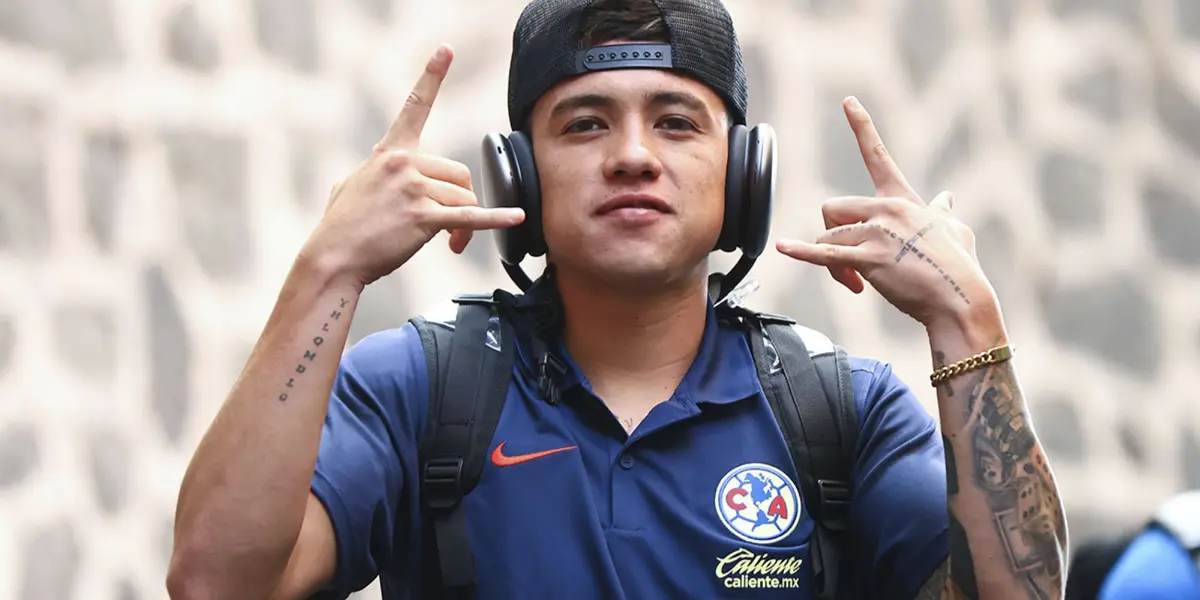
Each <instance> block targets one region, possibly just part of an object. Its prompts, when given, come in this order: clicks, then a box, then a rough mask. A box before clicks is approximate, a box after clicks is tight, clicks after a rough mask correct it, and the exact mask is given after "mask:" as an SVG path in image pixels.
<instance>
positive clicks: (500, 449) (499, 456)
mask: <svg viewBox="0 0 1200 600" xmlns="http://www.w3.org/2000/svg"><path fill="white" fill-rule="evenodd" d="M507 443H508V442H500V445H499V446H496V449H495V450H492V464H493V465H496V466H497V467H511V466H513V465H519V464H521V463H523V462H529V461H531V460H534V459H538V458H542V457H544V456H550V455H551V454H558V453H559V452H566V451H567V450H574V449H575V448H576V446H567V447H565V448H554V449H552V450H542V451H541V452H530V453H529V454H517V455H514V456H505V455H504V445H505V444H507Z"/></svg>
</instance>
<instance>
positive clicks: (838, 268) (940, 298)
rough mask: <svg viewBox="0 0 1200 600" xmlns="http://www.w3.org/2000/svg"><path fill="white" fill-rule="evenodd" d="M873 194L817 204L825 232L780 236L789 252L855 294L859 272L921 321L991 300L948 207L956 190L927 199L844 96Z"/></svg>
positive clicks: (970, 237) (971, 239) (969, 241)
mask: <svg viewBox="0 0 1200 600" xmlns="http://www.w3.org/2000/svg"><path fill="white" fill-rule="evenodd" d="M843 109H844V110H845V112H846V118H847V119H848V120H849V121H850V127H851V129H853V130H854V134H855V136H856V137H857V138H858V147H859V151H860V152H861V153H862V157H863V161H865V162H866V166H867V171H868V172H869V173H870V175H871V180H872V181H873V182H874V184H875V196H874V197H864V196H848V197H842V198H833V199H830V200H827V201H826V202H825V203H824V204H823V205H822V206H821V213H822V215H824V217H825V228H826V231H825V233H824V234H822V235H821V236H820V237H819V238H817V240H816V241H815V243H808V242H802V241H794V240H782V241H780V242H778V243H777V244H776V248H777V249H778V250H779V251H780V252H782V253H783V254H786V255H788V256H791V257H792V258H795V259H798V260H802V261H805V262H809V263H812V264H816V265H821V266H824V267H828V268H829V272H830V274H831V275H832V276H833V278H834V279H836V280H837V281H838V282H840V283H841V284H842V285H844V286H846V287H847V288H849V289H850V290H851V291H853V292H854V293H861V292H862V291H863V288H864V285H863V279H866V281H867V282H869V283H870V284H871V285H872V287H874V288H875V289H876V290H878V291H879V293H880V294H881V295H882V296H883V297H884V299H886V300H887V301H888V302H890V303H891V304H892V305H894V306H895V307H896V308H898V309H900V310H901V311H903V312H905V313H906V314H908V315H909V316H911V317H913V318H914V319H916V320H917V321H920V322H921V323H922V324H924V325H925V326H927V327H929V326H931V325H932V323H933V322H935V321H938V320H939V319H942V318H944V317H951V316H953V315H957V314H962V313H963V312H964V311H968V310H970V309H971V308H972V307H975V306H991V305H993V304H994V303H995V293H994V291H993V290H992V288H991V285H990V284H989V283H988V281H987V279H986V277H984V275H983V271H982V269H981V268H980V266H979V261H978V259H977V258H976V256H975V236H974V234H973V233H972V232H971V230H970V229H968V228H967V226H966V225H964V224H963V223H962V222H961V221H959V220H958V219H956V218H955V217H954V216H953V215H952V214H951V209H952V208H953V206H954V197H953V196H952V195H951V194H950V193H948V192H943V193H941V194H939V195H938V196H937V197H935V198H934V199H933V200H932V201H930V202H929V203H928V204H926V203H925V202H924V201H923V200H922V199H921V197H920V196H919V195H918V194H917V192H916V191H914V190H913V188H912V186H910V185H909V184H908V181H906V180H905V178H904V174H903V173H901V172H900V168H899V167H897V166H896V163H895V162H894V161H893V160H892V158H891V156H889V155H888V152H887V149H886V148H884V145H883V141H882V140H881V139H880V137H879V132H878V131H876V130H875V125H874V124H873V123H872V122H871V117H870V115H868V114H867V111H866V109H864V108H863V107H862V105H861V104H859V103H858V101H857V100H855V99H854V98H848V99H847V100H846V101H845V102H844V103H843Z"/></svg>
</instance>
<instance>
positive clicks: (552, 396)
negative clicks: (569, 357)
mask: <svg viewBox="0 0 1200 600" xmlns="http://www.w3.org/2000/svg"><path fill="white" fill-rule="evenodd" d="M537 368H538V383H537V385H538V393H539V394H541V396H542V398H544V399H545V400H546V402H549V403H550V405H551V406H555V405H557V404H558V403H559V401H560V400H562V386H561V385H560V384H559V382H561V381H562V379H563V378H564V377H566V376H567V366H566V365H564V364H563V363H562V361H560V360H558V357H556V356H554V355H553V354H551V353H549V352H543V353H542V355H541V357H539V358H538V362H537Z"/></svg>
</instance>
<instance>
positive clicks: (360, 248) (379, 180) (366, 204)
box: [305, 46, 525, 286]
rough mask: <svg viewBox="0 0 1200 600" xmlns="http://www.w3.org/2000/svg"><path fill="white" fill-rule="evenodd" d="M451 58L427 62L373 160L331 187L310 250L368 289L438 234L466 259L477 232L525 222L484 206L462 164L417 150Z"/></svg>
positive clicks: (438, 56) (440, 55)
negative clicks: (444, 233) (442, 233)
mask: <svg viewBox="0 0 1200 600" xmlns="http://www.w3.org/2000/svg"><path fill="white" fill-rule="evenodd" d="M452 60H453V51H452V50H451V49H450V48H449V47H448V46H442V47H440V48H438V50H437V52H436V53H434V55H433V56H432V57H431V58H430V59H429V63H428V64H427V65H426V66H425V71H424V72H423V73H422V74H421V76H420V78H419V80H418V81H417V84H416V86H415V87H413V90H412V93H410V94H409V96H408V100H407V101H406V102H405V103H404V108H403V109H402V110H401V111H400V114H399V116H397V117H396V120H395V122H393V123H392V125H391V127H390V128H389V129H388V131H387V133H386V134H385V135H384V136H383V139H381V140H380V141H379V143H377V144H375V147H374V148H373V149H372V150H371V154H370V156H369V157H368V158H367V159H366V160H365V161H364V162H363V163H362V164H361V165H359V167H358V169H357V170H356V171H355V172H354V173H352V174H351V175H350V176H349V177H347V178H346V179H345V180H344V181H342V182H341V183H339V184H338V185H336V186H334V188H333V192H332V193H331V194H330V198H329V204H328V206H327V207H326V209H325V216H324V218H322V220H321V223H320V224H319V225H318V226H317V228H316V230H315V231H314V232H313V235H312V237H310V239H309V241H308V243H307V244H306V247H305V252H307V253H309V254H311V255H315V256H318V257H319V260H325V261H330V262H326V263H325V264H333V265H335V268H338V269H346V270H348V271H349V274H352V275H353V277H354V278H356V279H357V281H358V284H359V285H361V286H366V285H368V284H370V283H371V282H373V281H375V280H376V279H379V278H380V277H383V276H385V275H387V274H388V273H391V272H392V271H394V270H395V269H396V268H398V267H399V266H400V265H402V264H404V263H405V262H407V261H408V259H409V258H411V257H412V256H413V255H414V254H416V252H417V251H418V250H420V249H421V247H422V246H424V245H425V244H426V243H428V242H429V240H431V239H433V236H435V235H437V233H438V232H439V231H450V232H451V235H450V249H451V250H452V251H454V252H455V253H461V252H462V251H463V250H465V249H466V247H467V243H468V242H470V240H471V235H472V233H473V232H474V231H475V230H481V229H499V228H504V227H511V226H513V225H516V224H518V223H520V222H521V221H522V220H523V219H524V218H525V214H524V211H522V210H521V209H517V208H494V209H493V208H484V207H480V206H479V202H478V200H477V198H476V197H475V193H474V192H473V191H472V187H471V173H470V171H469V170H468V169H467V167H466V166H465V165H463V164H462V163H458V162H455V161H452V160H449V159H446V158H442V157H440V156H433V155H429V154H422V153H420V152H418V151H417V147H418V145H419V143H420V141H421V132H422V130H423V129H424V128H425V121H426V120H427V119H428V118H429V112H430V110H431V109H432V108H433V102H434V100H435V99H436V98H437V94H438V90H439V89H440V88H441V85H442V81H443V80H444V79H445V77H446V72H447V71H448V70H449V68H450V63H451V61H452Z"/></svg>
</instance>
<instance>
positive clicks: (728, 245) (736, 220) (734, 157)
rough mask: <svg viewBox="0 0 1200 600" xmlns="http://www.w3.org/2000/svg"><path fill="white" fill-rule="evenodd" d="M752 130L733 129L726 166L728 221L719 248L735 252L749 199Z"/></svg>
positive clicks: (724, 222)
mask: <svg viewBox="0 0 1200 600" xmlns="http://www.w3.org/2000/svg"><path fill="white" fill-rule="evenodd" d="M748 137H749V131H748V130H747V129H746V126H745V125H734V126H733V127H730V128H729V158H728V161H727V165H726V168H725V220H724V221H723V222H722V224H721V237H720V238H718V239H717V248H716V249H717V250H720V251H722V252H733V251H734V250H737V249H738V247H739V246H741V245H742V244H741V242H742V228H743V227H742V220H743V213H744V212H745V200H746V167H747V163H746V160H747V158H748V157H747V154H746V142H747V138H748Z"/></svg>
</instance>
